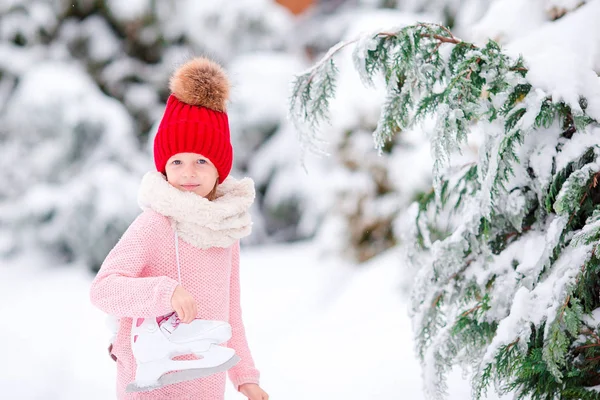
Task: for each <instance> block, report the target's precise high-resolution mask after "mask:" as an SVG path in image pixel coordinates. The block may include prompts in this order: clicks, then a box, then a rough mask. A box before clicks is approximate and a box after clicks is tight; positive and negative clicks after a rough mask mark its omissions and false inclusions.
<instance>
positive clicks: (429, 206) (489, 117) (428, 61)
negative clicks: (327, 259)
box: [290, 23, 600, 399]
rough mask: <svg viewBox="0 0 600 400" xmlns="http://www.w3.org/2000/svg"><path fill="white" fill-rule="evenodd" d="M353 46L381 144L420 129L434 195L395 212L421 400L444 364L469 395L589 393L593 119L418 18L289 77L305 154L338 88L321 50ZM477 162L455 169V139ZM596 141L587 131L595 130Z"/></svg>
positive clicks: (595, 162) (599, 314)
mask: <svg viewBox="0 0 600 400" xmlns="http://www.w3.org/2000/svg"><path fill="white" fill-rule="evenodd" d="M348 45H354V46H355V49H354V53H353V60H354V64H355V67H356V69H357V70H358V72H359V75H360V77H361V79H362V81H363V82H364V83H365V84H367V85H372V84H373V83H374V79H376V77H377V79H379V78H382V81H383V82H384V83H385V88H386V98H385V101H384V104H383V107H382V110H381V114H380V118H379V123H378V126H377V129H376V130H375V132H374V133H373V136H374V142H375V147H376V148H377V149H379V150H380V151H381V150H382V149H383V148H384V146H385V145H386V143H388V142H389V141H390V139H391V138H392V137H393V136H394V135H396V134H401V132H402V131H403V130H408V129H418V130H421V131H423V133H424V134H425V135H426V136H427V138H428V139H429V140H430V143H431V151H432V155H433V158H434V165H433V189H432V191H431V192H430V193H425V194H423V195H422V196H421V197H420V198H419V199H418V201H417V202H416V203H415V204H413V206H411V207H410V209H409V210H407V213H408V215H410V216H411V217H412V218H413V219H414V221H415V225H414V227H413V228H412V229H407V232H406V235H405V237H404V241H403V246H405V248H406V249H407V250H406V252H407V255H408V256H407V259H408V260H409V262H410V263H412V264H413V265H414V266H416V267H417V268H418V273H417V276H416V278H415V282H414V286H413V291H412V307H411V310H412V311H411V313H412V318H413V323H414V325H415V328H416V332H417V335H416V342H417V350H418V353H419V355H420V357H421V360H422V363H423V375H424V378H425V386H426V387H425V390H426V393H427V395H428V396H429V397H430V398H443V397H444V395H445V394H446V375H447V373H448V371H449V370H450V369H451V368H452V367H453V366H455V365H460V366H462V367H463V368H465V369H466V370H467V371H470V373H471V376H472V383H473V397H474V398H480V397H481V396H482V395H483V394H484V393H485V392H486V390H487V389H488V388H490V387H491V386H493V387H494V388H495V389H496V391H497V392H499V393H507V392H512V393H515V394H516V398H518V399H525V398H532V399H600V392H597V391H595V390H593V389H590V387H592V386H596V385H599V384H600V372H599V371H600V336H599V331H600V329H599V328H600V327H599V323H600V309H599V308H600V278H599V273H600V270H599V267H600V259H599V257H598V251H597V249H596V247H597V244H598V240H599V239H600V206H599V204H600V185H599V180H600V146H599V145H598V143H599V142H598V139H597V138H598V137H600V129H599V128H598V127H597V122H596V121H595V120H593V119H592V118H590V117H589V116H588V115H587V114H586V112H585V108H586V100H585V99H583V98H582V99H581V101H580V104H579V105H568V104H566V103H563V102H554V101H553V99H552V98H551V97H550V96H549V95H548V94H546V93H544V91H543V90H541V89H539V88H535V87H533V86H532V85H531V84H530V83H529V82H528V81H527V73H528V69H527V67H526V65H525V62H524V60H523V59H520V58H519V59H517V60H513V59H511V58H510V57H508V56H507V55H505V54H504V53H503V52H502V50H501V48H500V47H499V46H498V45H497V44H496V43H494V42H493V41H489V42H488V43H487V45H485V46H484V47H477V46H475V45H473V44H470V43H466V42H463V41H461V40H459V39H457V38H456V37H454V35H453V34H452V33H451V32H450V31H449V30H448V29H446V28H445V27H442V26H439V25H434V24H425V23H420V24H417V25H413V26H407V27H404V28H402V29H398V30H393V31H388V32H379V33H376V34H373V35H367V36H364V37H362V38H360V39H358V40H356V41H353V42H344V43H340V44H339V45H337V46H336V47H334V48H332V49H331V50H330V51H329V53H328V54H326V55H325V56H324V57H323V59H322V60H321V61H320V62H318V63H317V64H316V65H315V66H314V67H313V68H311V69H310V70H308V71H307V72H306V73H305V74H303V75H300V76H298V77H297V79H296V81H295V85H294V91H293V95H292V98H291V108H290V114H291V117H292V119H293V120H294V121H295V122H296V125H297V127H298V129H299V131H300V137H301V138H302V141H303V143H304V144H305V145H308V147H309V148H313V149H316V148H318V147H319V146H318V141H319V139H318V138H317V134H316V132H317V130H318V129H319V127H320V124H321V123H322V122H324V121H327V118H328V107H329V101H330V99H331V98H332V97H333V96H334V95H335V87H336V74H337V72H336V67H335V63H334V60H333V56H334V55H335V53H337V52H338V51H339V50H340V49H341V48H343V47H346V46H348ZM471 135H475V136H476V137H478V138H481V145H480V147H479V153H478V159H477V161H476V162H474V163H471V164H467V165H462V166H456V165H452V163H451V158H452V155H453V154H456V153H457V152H460V151H461V149H462V148H464V146H465V144H466V143H467V139H468V138H469V137H470V136H471ZM594 135H595V138H596V139H595V140H594Z"/></svg>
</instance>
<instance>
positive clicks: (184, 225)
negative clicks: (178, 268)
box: [138, 171, 254, 249]
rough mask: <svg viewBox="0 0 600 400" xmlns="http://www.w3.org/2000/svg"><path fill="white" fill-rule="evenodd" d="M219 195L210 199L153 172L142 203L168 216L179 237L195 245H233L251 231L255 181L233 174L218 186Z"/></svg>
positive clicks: (145, 184) (143, 185)
mask: <svg viewBox="0 0 600 400" xmlns="http://www.w3.org/2000/svg"><path fill="white" fill-rule="evenodd" d="M216 196H217V197H216V199H215V200H213V201H210V200H207V199H205V198H204V197H201V196H198V195H197V194H195V193H192V192H183V191H181V190H179V189H177V188H175V187H174V186H172V185H171V184H170V183H169V182H167V180H166V179H165V177H164V176H163V174H161V173H160V172H158V171H151V172H148V173H146V174H145V175H144V177H143V178H142V183H141V186H140V189H139V192H138V204H139V205H140V207H141V208H142V209H148V208H151V209H152V210H154V211H156V212H158V213H160V214H162V215H164V216H165V217H168V218H169V219H170V220H171V226H173V228H174V229H176V230H177V233H178V234H179V237H180V238H181V239H183V240H185V241H186V242H188V243H189V244H191V245H192V246H195V247H198V248H201V249H207V248H210V247H223V248H224V247H229V246H231V245H232V244H234V243H235V242H236V241H237V240H239V239H241V238H243V237H244V236H248V235H249V234H250V232H251V227H252V221H251V219H250V212H249V209H250V206H251V205H252V202H253V201H254V182H253V181H252V180H251V179H250V178H244V179H241V180H236V179H234V178H232V177H229V178H227V179H225V181H224V182H223V183H222V184H220V185H219V186H218V187H217V193H216Z"/></svg>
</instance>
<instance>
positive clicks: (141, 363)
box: [126, 313, 240, 392]
mask: <svg viewBox="0 0 600 400" xmlns="http://www.w3.org/2000/svg"><path fill="white" fill-rule="evenodd" d="M230 338H231V326H230V325H229V324H228V323H227V322H224V321H210V320H203V319H195V320H194V321H192V322H191V323H189V324H184V323H181V322H180V321H179V318H177V314H175V313H172V314H168V315H166V316H163V317H158V318H137V319H134V320H133V324H132V327H131V349H132V351H133V355H134V357H135V361H136V364H137V368H136V373H135V381H134V382H132V383H130V384H129V385H127V388H126V391H127V392H142V391H149V390H154V389H157V388H160V387H163V386H166V385H171V384H174V383H178V382H184V381H189V380H192V379H197V378H202V377H205V376H209V375H212V374H215V373H218V372H223V371H226V370H228V369H229V368H231V367H233V366H234V365H235V364H237V362H238V361H239V360H240V358H239V357H238V356H237V355H236V354H235V351H234V350H233V349H230V348H228V347H224V346H218V344H220V343H224V342H226V341H227V340H229V339H230ZM187 354H194V355H195V356H196V357H198V358H199V359H198V360H173V359H172V358H173V357H177V356H181V355H187Z"/></svg>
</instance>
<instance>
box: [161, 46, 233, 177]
mask: <svg viewBox="0 0 600 400" xmlns="http://www.w3.org/2000/svg"><path fill="white" fill-rule="evenodd" d="M169 88H170V90H171V96H169V100H168V101H167V106H166V109H165V113H164V115H163V118H162V120H161V121H160V125H159V127H158V132H157V133H156V137H155V139H154V163H155V164H156V169H157V170H158V171H159V172H162V173H163V174H164V173H165V165H166V164H167V161H168V160H169V158H171V157H172V156H173V155H174V154H177V153H198V154H202V155H203V156H205V157H207V158H208V159H209V160H210V161H211V162H212V163H213V164H214V165H215V167H216V168H217V171H218V173H219V183H223V181H224V180H225V178H227V176H228V175H229V172H230V171H231V165H232V163H233V149H232V147H231V142H230V135H229V120H228V118H227V113H226V103H227V99H228V97H229V80H228V79H227V76H226V75H225V72H224V71H223V69H222V68H221V66H220V65H218V64H216V63H215V62H213V61H211V60H209V59H207V58H203V57H200V58H195V59H193V60H191V61H188V62H187V63H185V64H184V65H182V66H181V67H180V68H179V69H178V70H177V71H175V73H174V74H173V76H172V77H171V81H170V84H169Z"/></svg>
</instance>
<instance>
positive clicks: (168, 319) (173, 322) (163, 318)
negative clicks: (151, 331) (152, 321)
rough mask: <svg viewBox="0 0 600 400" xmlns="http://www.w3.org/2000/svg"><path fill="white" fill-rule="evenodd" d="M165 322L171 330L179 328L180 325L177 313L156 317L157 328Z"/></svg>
mask: <svg viewBox="0 0 600 400" xmlns="http://www.w3.org/2000/svg"><path fill="white" fill-rule="evenodd" d="M165 322H170V323H171V326H172V327H173V328H177V327H178V326H179V324H180V323H181V320H180V319H179V316H177V313H175V312H172V313H170V314H166V315H162V316H160V317H156V323H157V324H158V326H162V325H163V324H164V323H165Z"/></svg>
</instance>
